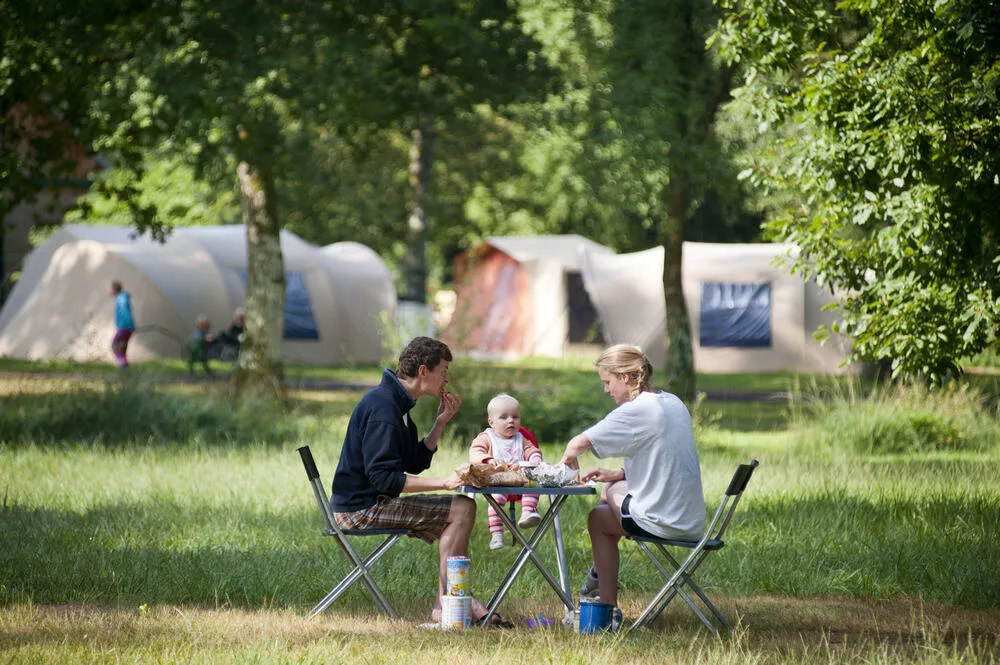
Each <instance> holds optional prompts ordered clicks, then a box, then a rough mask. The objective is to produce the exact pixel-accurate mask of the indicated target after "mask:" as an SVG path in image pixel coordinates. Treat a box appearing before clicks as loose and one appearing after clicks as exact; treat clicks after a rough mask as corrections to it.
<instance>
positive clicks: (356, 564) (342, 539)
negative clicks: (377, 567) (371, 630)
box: [298, 446, 407, 619]
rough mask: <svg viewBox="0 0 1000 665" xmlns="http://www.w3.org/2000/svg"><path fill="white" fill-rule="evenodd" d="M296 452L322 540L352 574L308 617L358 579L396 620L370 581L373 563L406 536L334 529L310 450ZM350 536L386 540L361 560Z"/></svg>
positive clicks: (399, 532) (394, 531)
mask: <svg viewBox="0 0 1000 665" xmlns="http://www.w3.org/2000/svg"><path fill="white" fill-rule="evenodd" d="M298 450H299V455H301V456H302V464H303V466H305V468H306V476H308V477H309V483H310V484H311V485H312V488H313V494H314V495H315V496H316V503H318V504H319V512H320V513H321V514H322V515H323V522H324V523H325V524H326V528H325V529H323V535H324V536H331V537H332V538H333V539H334V540H335V541H336V542H337V545H339V546H340V549H341V550H343V552H344V556H346V557H347V559H348V561H349V562H350V563H351V565H353V568H352V569H351V572H349V573H348V574H347V576H346V577H344V579H342V580H341V581H340V583H339V584H338V585H337V586H335V587H334V588H333V590H332V591H330V593H328V594H326V597H325V598H323V600H321V601H319V603H318V604H317V605H316V607H314V608H313V609H312V612H310V613H309V617H310V618H312V617H314V616H316V615H317V614H319V613H320V612H322V611H323V610H325V609H326V608H327V607H329V606H330V604H331V603H333V601H335V600H337V598H339V597H340V596H341V594H343V593H344V592H345V591H347V589H349V588H350V586H351V585H352V584H354V583H355V582H357V581H358V580H359V579H360V580H361V582H362V583H363V584H364V585H365V587H366V588H367V589H368V593H370V594H371V596H372V598H373V599H374V600H375V604H376V605H378V608H379V609H380V610H382V611H383V612H385V613H386V614H388V615H389V616H391V617H392V618H393V619H398V618H399V615H398V614H397V613H396V610H394V609H392V605H390V604H389V600H388V599H387V598H386V597H385V594H384V593H382V589H380V588H379V586H378V584H376V582H375V578H374V577H372V574H371V570H370V569H371V567H372V565H374V563H375V562H376V561H378V560H379V559H381V558H382V555H383V554H385V553H386V552H388V551H389V548H390V547H392V546H393V545H395V544H396V543H397V542H399V539H400V538H402V537H403V536H405V535H406V534H407V530H406V529H341V528H340V526H338V525H337V521H336V520H335V519H334V518H333V511H332V510H331V509H330V500H329V499H328V498H327V495H326V490H325V489H324V488H323V483H322V482H321V481H320V479H319V471H318V470H317V469H316V462H315V461H314V460H313V456H312V452H311V451H310V450H309V446H302V447H301V448H299V449H298ZM349 536H384V537H385V540H383V541H382V543H381V544H380V545H379V546H378V547H376V548H375V549H374V550H372V552H371V554H369V555H368V556H367V557H365V558H364V559H362V558H361V557H360V556H358V553H357V552H356V551H355V550H354V548H353V547H351V543H350V542H348V540H347V539H348V537H349Z"/></svg>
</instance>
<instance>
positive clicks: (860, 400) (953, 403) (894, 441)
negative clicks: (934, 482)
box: [793, 381, 998, 454]
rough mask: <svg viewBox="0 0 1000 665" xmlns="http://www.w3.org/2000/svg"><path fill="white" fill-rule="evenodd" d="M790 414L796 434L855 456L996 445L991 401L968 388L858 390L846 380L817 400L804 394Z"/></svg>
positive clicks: (971, 448)
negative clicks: (852, 453) (849, 451)
mask: <svg viewBox="0 0 1000 665" xmlns="http://www.w3.org/2000/svg"><path fill="white" fill-rule="evenodd" d="M793 413H794V424H795V425H796V428H797V430H798V431H799V432H801V433H802V435H803V436H806V437H809V438H811V439H812V440H813V441H815V443H816V444H817V445H819V446H822V447H826V448H830V449H838V448H839V449H848V450H852V451H853V452H855V453H860V454H893V453H897V454H898V453H903V454H910V453H921V452H934V451H976V450H988V449H994V448H996V447H997V444H998V437H997V433H998V429H997V425H998V410H997V406H996V400H995V397H987V396H985V395H983V394H982V393H980V392H979V391H978V390H976V389H975V388H972V387H970V386H969V385H952V386H949V387H947V388H945V389H939V390H930V389H927V388H924V387H922V386H919V385H891V384H889V385H884V386H880V387H876V388H875V389H874V390H863V389H861V387H860V386H859V384H858V383H856V382H852V381H848V382H845V383H842V384H840V385H839V386H838V387H837V388H836V389H834V390H833V391H832V392H827V393H826V394H824V395H820V396H819V397H818V398H811V395H809V394H807V395H806V396H805V399H800V400H798V401H797V403H796V405H795V408H794V410H793Z"/></svg>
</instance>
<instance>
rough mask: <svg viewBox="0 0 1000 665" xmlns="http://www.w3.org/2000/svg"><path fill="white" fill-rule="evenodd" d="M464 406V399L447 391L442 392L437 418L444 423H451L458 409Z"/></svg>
mask: <svg viewBox="0 0 1000 665" xmlns="http://www.w3.org/2000/svg"><path fill="white" fill-rule="evenodd" d="M460 406H462V398H461V397H459V396H458V395H456V394H455V393H450V392H448V391H447V390H445V391H442V392H441V403H440V404H439V405H438V411H437V418H438V420H440V421H441V422H442V424H443V423H447V422H450V421H451V419H452V418H454V417H455V414H456V413H458V408H459V407H460Z"/></svg>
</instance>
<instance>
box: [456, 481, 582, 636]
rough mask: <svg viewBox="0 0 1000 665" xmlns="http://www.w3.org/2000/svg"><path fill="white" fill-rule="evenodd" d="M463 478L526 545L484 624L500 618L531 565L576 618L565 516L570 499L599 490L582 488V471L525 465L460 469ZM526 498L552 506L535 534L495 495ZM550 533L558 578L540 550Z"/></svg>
mask: <svg viewBox="0 0 1000 665" xmlns="http://www.w3.org/2000/svg"><path fill="white" fill-rule="evenodd" d="M458 474H459V477H460V478H462V479H463V481H466V482H467V483H468V484H466V485H464V486H463V487H462V488H461V491H462V492H465V493H467V494H473V495H475V494H481V495H483V497H484V498H485V499H486V501H487V502H488V503H489V504H490V505H491V506H493V508H494V510H496V512H497V514H498V515H499V517H500V519H501V520H502V521H503V523H504V526H505V527H506V528H507V529H509V530H510V532H511V534H512V535H513V537H514V540H515V542H516V544H517V545H519V546H520V550H519V551H518V553H517V556H516V557H515V558H514V562H513V563H512V564H511V566H510V568H509V569H508V570H507V573H506V574H505V575H504V577H503V579H501V581H500V584H499V586H498V587H497V590H496V591H495V592H494V593H493V595H492V597H491V598H490V600H489V602H488V603H487V604H486V608H487V612H486V614H485V615H484V616H483V618H482V620H481V623H482V624H483V625H486V624H487V622H489V620H490V619H491V617H492V616H493V615H494V614H496V612H497V608H498V607H499V606H500V603H502V602H503V599H504V597H506V595H507V593H508V592H509V591H510V588H511V586H513V584H514V582H515V581H516V580H517V578H518V577H519V576H520V575H521V573H522V572H523V571H524V568H525V565H526V564H527V563H528V562H529V561H530V562H531V564H532V565H533V566H535V568H536V569H537V570H538V572H539V573H540V574H541V575H542V577H543V578H544V579H545V581H546V582H547V583H548V585H549V587H550V588H551V589H552V590H553V591H554V592H555V593H556V595H557V596H558V597H559V599H560V600H561V601H562V603H563V605H564V607H565V608H566V616H567V617H572V616H573V614H574V613H575V612H576V610H577V607H576V603H575V602H574V601H573V594H572V591H571V590H570V585H569V573H568V570H567V568H566V548H565V545H564V543H563V532H562V522H561V520H560V517H559V513H560V510H561V509H562V507H563V505H564V504H565V503H566V500H567V499H568V498H569V497H575V496H587V495H593V494H595V493H596V489H595V487H594V485H589V484H581V483H580V482H579V481H578V479H577V474H576V472H575V471H573V470H572V469H568V468H567V467H562V466H559V465H550V464H545V463H540V464H530V465H529V464H523V465H520V466H519V467H513V468H512V467H509V466H507V465H504V464H499V465H491V464H464V465H462V466H460V467H459V469H458ZM525 494H534V495H538V496H547V497H548V498H549V501H548V507H547V508H546V510H545V512H544V513H542V518H541V521H540V522H539V523H538V525H537V526H536V527H534V531H533V532H531V533H530V534H526V533H525V530H522V529H521V528H520V527H518V524H517V521H516V520H514V519H513V518H512V517H511V516H510V515H508V514H507V512H506V511H505V510H504V509H503V507H502V506H501V505H500V503H499V502H498V501H497V500H496V498H494V495H508V496H511V495H514V496H523V495H525ZM539 507H540V506H539ZM549 532H551V533H552V535H553V538H554V546H555V559H556V571H557V575H556V576H554V575H553V574H552V572H551V571H550V570H549V568H548V566H546V564H545V562H544V561H543V560H542V557H541V556H540V554H539V551H538V546H539V544H540V543H541V542H542V539H543V538H544V537H545V535H546V534H547V533H549Z"/></svg>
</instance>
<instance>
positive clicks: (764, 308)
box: [699, 282, 771, 348]
mask: <svg viewBox="0 0 1000 665" xmlns="http://www.w3.org/2000/svg"><path fill="white" fill-rule="evenodd" d="M699 321H700V325H699V343H700V344H701V345H702V346H709V347H741V348H761V347H769V346H771V283H770V282H766V283H763V284H725V283H721V282H703V283H702V285H701V316H700V318H699Z"/></svg>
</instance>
